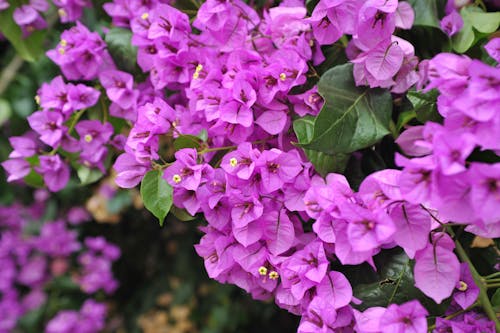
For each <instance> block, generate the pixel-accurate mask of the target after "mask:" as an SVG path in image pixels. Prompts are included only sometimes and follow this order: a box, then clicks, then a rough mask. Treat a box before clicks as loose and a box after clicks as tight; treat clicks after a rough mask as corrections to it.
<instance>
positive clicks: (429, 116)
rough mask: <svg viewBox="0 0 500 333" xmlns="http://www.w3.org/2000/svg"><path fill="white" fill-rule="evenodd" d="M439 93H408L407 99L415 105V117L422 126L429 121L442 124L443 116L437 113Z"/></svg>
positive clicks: (432, 91)
mask: <svg viewBox="0 0 500 333" xmlns="http://www.w3.org/2000/svg"><path fill="white" fill-rule="evenodd" d="M438 94H439V93H438V91H437V90H436V89H433V90H431V91H429V92H428V93H421V92H417V91H408V93H407V94H406V97H407V98H408V100H409V101H410V102H411V104H412V105H413V110H412V111H414V112H415V115H416V117H417V119H418V121H420V122H421V123H422V124H423V123H425V122H427V121H434V122H440V121H441V120H442V117H441V115H440V114H439V113H438V111H437V104H436V101H437V96H438Z"/></svg>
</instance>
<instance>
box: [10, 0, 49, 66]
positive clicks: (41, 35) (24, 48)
mask: <svg viewBox="0 0 500 333" xmlns="http://www.w3.org/2000/svg"><path fill="white" fill-rule="evenodd" d="M15 9H16V6H14V5H13V4H11V6H10V7H9V8H7V9H5V10H4V11H1V12H0V32H1V33H2V34H3V35H4V36H5V38H7V39H8V40H9V42H11V44H12V45H13V46H14V48H15V49H16V51H17V54H18V55H19V56H20V57H21V58H23V59H24V60H26V61H35V60H36V59H37V58H38V57H40V56H41V55H42V54H43V53H44V49H43V42H44V40H45V34H46V31H45V30H37V31H34V32H33V33H32V34H31V35H30V36H28V37H27V38H23V34H22V31H21V28H19V26H18V25H17V23H16V22H14V19H13V18H12V16H13V13H14V10H15Z"/></svg>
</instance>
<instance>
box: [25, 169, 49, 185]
mask: <svg viewBox="0 0 500 333" xmlns="http://www.w3.org/2000/svg"><path fill="white" fill-rule="evenodd" d="M24 182H25V183H26V184H27V185H29V186H31V187H37V188H41V187H43V185H44V184H45V183H44V181H43V178H42V176H40V175H39V174H38V173H37V172H36V171H34V170H31V172H30V173H29V174H28V175H27V176H26V177H24Z"/></svg>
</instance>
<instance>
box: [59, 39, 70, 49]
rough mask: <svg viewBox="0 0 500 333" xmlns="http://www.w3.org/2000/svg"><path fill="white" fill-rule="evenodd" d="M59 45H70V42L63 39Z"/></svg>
mask: <svg viewBox="0 0 500 333" xmlns="http://www.w3.org/2000/svg"><path fill="white" fill-rule="evenodd" d="M59 45H61V46H62V47H64V46H66V45H68V42H67V41H66V39H61V41H60V42H59Z"/></svg>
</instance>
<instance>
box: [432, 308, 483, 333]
mask: <svg viewBox="0 0 500 333" xmlns="http://www.w3.org/2000/svg"><path fill="white" fill-rule="evenodd" d="M478 305H479V302H475V303H474V304H472V305H471V306H469V307H468V308H467V309H465V310H459V311H457V312H454V313H452V314H451V315H449V316H446V317H444V319H445V320H450V319H453V318H455V317H457V316H460V315H461V314H462V313H465V312H467V311H469V310H470V309H473V308H475V307H476V306H478ZM435 328H436V324H434V325H431V326H429V328H428V331H429V332H431V331H432V330H433V329H435Z"/></svg>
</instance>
